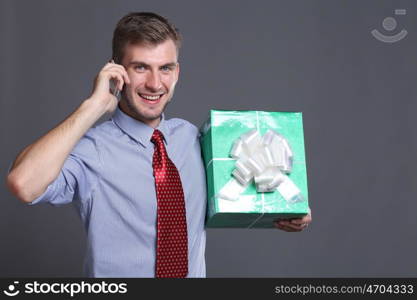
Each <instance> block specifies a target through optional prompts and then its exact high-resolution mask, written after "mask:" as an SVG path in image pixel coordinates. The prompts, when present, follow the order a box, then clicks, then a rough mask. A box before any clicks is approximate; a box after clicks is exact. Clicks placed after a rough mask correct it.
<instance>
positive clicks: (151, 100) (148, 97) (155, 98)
mask: <svg viewBox="0 0 417 300" xmlns="http://www.w3.org/2000/svg"><path fill="white" fill-rule="evenodd" d="M138 95H139V97H141V98H142V99H144V100H145V101H146V102H148V103H157V102H158V101H159V100H160V99H161V98H162V96H163V95H164V94H159V95H145V94H141V93H138Z"/></svg>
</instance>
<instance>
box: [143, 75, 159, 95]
mask: <svg viewBox="0 0 417 300" xmlns="http://www.w3.org/2000/svg"><path fill="white" fill-rule="evenodd" d="M145 85H146V88H148V89H149V90H151V91H153V92H157V91H159V90H161V88H162V82H161V78H160V76H159V74H158V73H157V72H149V74H148V77H147V78H146V84H145Z"/></svg>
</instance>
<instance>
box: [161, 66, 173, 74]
mask: <svg viewBox="0 0 417 300" xmlns="http://www.w3.org/2000/svg"><path fill="white" fill-rule="evenodd" d="M172 69H173V67H171V66H162V67H161V71H162V72H164V73H168V72H170V71H172Z"/></svg>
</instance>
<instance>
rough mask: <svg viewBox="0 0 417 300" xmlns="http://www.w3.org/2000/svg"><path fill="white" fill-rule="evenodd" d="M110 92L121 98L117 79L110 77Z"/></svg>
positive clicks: (118, 98)
mask: <svg viewBox="0 0 417 300" xmlns="http://www.w3.org/2000/svg"><path fill="white" fill-rule="evenodd" d="M110 92H111V93H112V94H113V95H114V96H115V97H116V98H117V100H120V90H119V89H118V88H117V81H116V80H115V79H110Z"/></svg>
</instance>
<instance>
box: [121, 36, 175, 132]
mask: <svg viewBox="0 0 417 300" xmlns="http://www.w3.org/2000/svg"><path fill="white" fill-rule="evenodd" d="M122 65H123V66H124V67H125V69H126V71H127V74H128V76H129V78H130V84H129V85H125V88H124V89H123V93H122V95H123V99H122V101H121V103H120V105H121V108H122V110H123V111H124V112H125V113H127V114H128V115H130V116H131V117H133V118H135V119H137V120H140V121H142V122H144V123H146V124H148V125H149V126H151V127H156V126H158V124H159V121H160V116H161V114H162V112H163V111H164V109H165V107H166V106H167V104H168V102H169V101H170V100H171V98H172V96H173V94H174V89H175V84H176V83H177V81H178V74H179V64H178V62H177V49H176V46H175V44H174V42H173V41H172V40H171V39H169V40H166V41H165V42H163V43H161V44H158V45H134V44H128V45H126V47H125V51H124V57H123V60H122Z"/></svg>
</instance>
